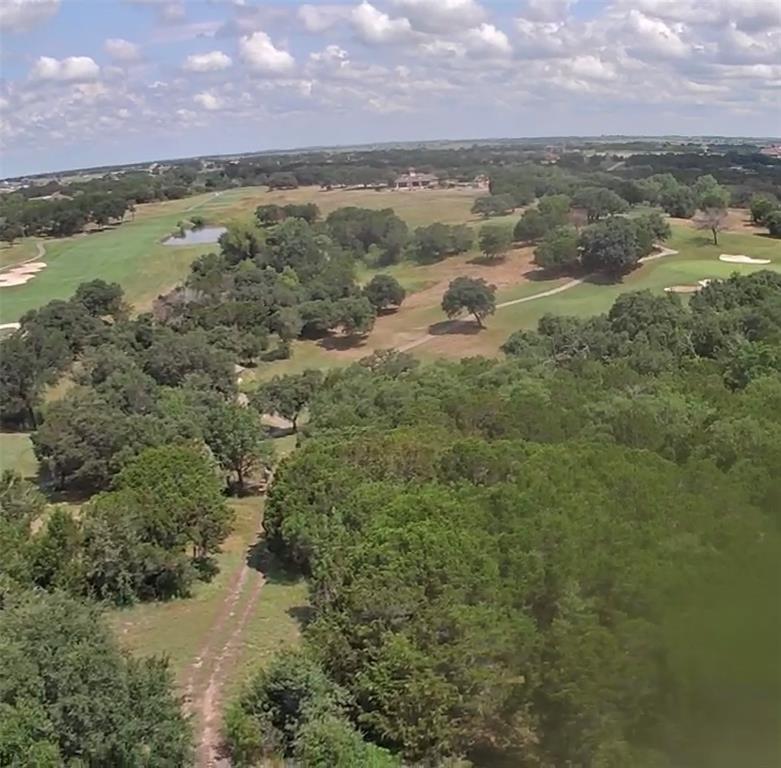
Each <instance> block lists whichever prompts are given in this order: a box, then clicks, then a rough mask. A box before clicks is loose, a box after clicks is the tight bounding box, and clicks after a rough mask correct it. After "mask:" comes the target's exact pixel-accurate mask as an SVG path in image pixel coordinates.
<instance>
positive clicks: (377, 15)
mask: <svg viewBox="0 0 781 768" xmlns="http://www.w3.org/2000/svg"><path fill="white" fill-rule="evenodd" d="M350 19H351V21H352V23H353V27H354V28H355V31H356V33H357V35H358V37H360V38H361V40H363V41H364V42H367V43H395V42H400V41H402V40H408V39H409V38H410V36H411V33H412V25H411V24H410V23H409V19H407V18H405V17H403V16H401V17H399V18H396V19H392V18H391V17H390V16H389V15H388V14H387V13H383V11H381V10H379V9H378V8H375V7H374V6H373V5H372V4H371V3H369V2H366V0H363V2H362V3H361V4H360V5H359V6H356V7H355V8H354V9H353V11H352V13H351V14H350Z"/></svg>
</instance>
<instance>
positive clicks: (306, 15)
mask: <svg viewBox="0 0 781 768" xmlns="http://www.w3.org/2000/svg"><path fill="white" fill-rule="evenodd" d="M350 10H351V9H350V6H348V5H310V4H309V3H305V4H304V5H302V6H300V7H299V8H298V11H297V13H296V16H297V17H298V20H299V21H300V22H301V24H302V25H303V27H304V29H305V30H306V31H307V32H311V33H312V34H320V33H322V32H325V31H326V30H329V29H331V28H332V27H334V26H336V25H337V24H338V23H339V22H341V21H345V20H347V19H349V18H350Z"/></svg>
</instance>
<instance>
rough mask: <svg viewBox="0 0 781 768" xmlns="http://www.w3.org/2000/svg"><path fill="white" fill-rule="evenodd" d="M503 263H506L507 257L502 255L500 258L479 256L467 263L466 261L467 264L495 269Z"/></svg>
mask: <svg viewBox="0 0 781 768" xmlns="http://www.w3.org/2000/svg"><path fill="white" fill-rule="evenodd" d="M505 261H507V256H506V255H504V254H502V255H501V256H485V255H481V256H475V257H474V258H471V259H469V261H467V264H477V265H479V266H481V267H496V266H499V264H503V263H504V262H505Z"/></svg>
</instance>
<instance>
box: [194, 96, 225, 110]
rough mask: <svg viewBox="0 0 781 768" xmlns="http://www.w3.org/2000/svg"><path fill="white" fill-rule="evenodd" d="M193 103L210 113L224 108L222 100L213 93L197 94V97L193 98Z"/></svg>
mask: <svg viewBox="0 0 781 768" xmlns="http://www.w3.org/2000/svg"><path fill="white" fill-rule="evenodd" d="M193 101H194V102H195V103H196V104H198V105H199V106H201V107H203V108H204V109H205V110H207V111H209V112H213V111H214V110H216V109H220V107H222V99H220V98H219V97H218V96H215V95H214V94H213V93H212V92H211V91H202V92H201V93H196V94H195V96H193Z"/></svg>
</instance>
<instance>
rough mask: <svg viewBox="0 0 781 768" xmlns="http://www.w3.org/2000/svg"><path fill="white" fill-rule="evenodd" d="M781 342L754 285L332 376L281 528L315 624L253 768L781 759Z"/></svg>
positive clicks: (271, 694)
mask: <svg viewBox="0 0 781 768" xmlns="http://www.w3.org/2000/svg"><path fill="white" fill-rule="evenodd" d="M780 332H781V279H780V278H779V277H778V276H777V275H775V274H773V273H758V274H755V275H753V276H751V277H747V278H737V277H736V278H733V279H731V280H729V281H726V282H724V283H718V284H714V285H713V286H711V287H709V288H708V289H706V290H705V291H703V292H702V293H701V294H699V295H698V296H697V297H695V298H694V299H692V302H691V304H690V306H689V307H685V306H683V305H682V304H681V302H680V301H679V300H678V299H677V298H675V297H672V296H663V297H654V296H652V295H650V294H647V293H642V294H627V295H625V296H623V297H622V298H621V299H620V300H619V301H617V303H616V304H615V305H614V307H613V308H612V309H611V311H610V312H609V313H608V314H607V315H605V316H601V317H598V318H595V319H594V320H592V321H578V320H575V319H571V318H555V317H551V318H545V319H544V320H543V321H542V322H541V323H540V329H539V331H538V332H536V333H530V332H525V333H523V334H520V335H518V336H515V337H513V338H512V339H511V340H510V341H509V342H508V344H507V347H506V351H507V359H506V360H504V361H501V362H497V361H490V360H484V359H472V360H464V361H462V362H461V363H459V364H452V363H440V364H437V365H434V366H427V367H418V366H417V364H416V363H415V361H414V359H412V358H411V357H409V356H408V355H404V354H398V353H393V352H388V353H382V354H377V355H374V356H373V357H371V358H369V359H367V360H364V361H362V362H361V363H360V364H358V365H355V366H353V367H351V368H348V369H346V370H343V371H335V372H332V373H329V374H328V375H327V377H326V378H325V380H324V381H323V383H322V384H321V386H320V387H319V388H318V389H317V391H316V393H315V395H314V396H313V399H312V402H311V406H310V411H311V421H310V423H309V425H308V427H307V438H306V440H305V441H304V443H303V445H302V446H301V448H300V449H299V450H298V451H297V452H296V454H295V455H294V457H292V458H291V459H289V460H288V461H286V462H285V463H284V464H283V466H282V467H281V468H280V470H279V471H278V475H277V480H276V482H275V484H274V487H273V489H272V492H271V496H270V499H269V504H268V509H267V513H266V516H265V523H264V526H265V528H266V532H267V535H268V537H269V540H270V542H271V545H272V547H273V548H274V549H275V550H276V551H277V553H278V554H279V555H280V556H281V557H283V558H286V559H287V560H288V562H289V563H290V565H291V567H292V568H296V569H303V570H304V572H305V573H307V574H308V575H309V577H310V580H311V596H312V603H313V611H314V614H313V617H312V619H311V621H310V622H309V624H308V625H307V627H306V634H305V638H306V643H305V650H304V651H303V652H297V653H291V654H283V655H282V656H280V657H279V658H278V659H277V661H276V662H275V663H274V664H273V665H272V666H271V667H270V668H269V669H268V670H266V671H265V672H262V673H261V674H260V675H259V676H258V677H257V678H256V679H255V680H254V682H253V683H252V684H251V685H250V686H248V687H247V689H246V690H245V692H244V693H243V694H242V695H241V696H240V697H239V698H238V699H237V700H236V702H235V703H234V705H233V707H232V709H231V710H230V711H229V715H228V726H227V729H228V738H229V742H230V744H231V746H232V750H233V755H234V759H235V761H236V762H237V764H238V765H256V764H257V761H259V760H260V759H261V758H262V756H264V755H265V756H268V755H274V754H276V755H279V754H284V755H287V756H289V757H293V758H296V757H298V758H300V756H301V755H302V754H309V750H311V749H314V748H315V747H314V746H313V744H312V742H315V743H316V745H317V749H318V750H319V751H318V754H319V755H320V756H321V758H320V759H321V762H315V763H313V764H316V765H327V764H331V765H370V764H375V763H372V762H369V759H368V758H367V757H365V751H366V750H367V749H370V750H376V748H377V747H380V748H381V749H382V750H384V752H383V753H381V754H376V753H375V752H374V751H373V752H372V755H373V757H372V759H374V760H376V761H377V762H376V764H378V765H386V764H387V765H400V764H401V761H409V762H410V763H412V764H417V763H418V761H420V762H421V763H422V764H425V765H445V764H447V765H449V764H452V763H451V762H448V761H450V760H453V759H454V758H456V757H462V758H463V757H467V758H469V759H471V760H473V761H474V764H475V765H486V766H489V765H524V766H526V765H528V766H562V765H578V766H596V765H598V766H616V767H618V766H627V765H632V766H654V767H655V768H656V767H657V766H658V767H661V766H677V765H686V766H703V768H704V767H705V766H709V767H712V766H718V765H725V766H726V765H730V764H732V763H731V762H730V759H729V758H727V759H726V760H725V756H726V755H737V754H740V755H741V756H742V758H743V759H744V760H745V764H751V765H763V764H766V762H767V761H770V762H772V755H773V754H774V750H775V730H774V728H773V727H772V725H771V723H770V721H767V720H764V719H763V718H764V715H763V714H762V712H763V711H764V707H765V706H766V705H769V704H770V701H775V702H776V703H777V696H778V683H779V680H778V679H777V674H775V673H773V672H772V671H771V667H773V662H772V657H773V654H774V651H773V650H772V649H773V648H774V644H773V641H772V634H773V632H774V630H773V629H772V626H773V622H774V621H776V620H777V619H778V606H777V604H776V601H775V598H774V596H773V584H774V583H776V582H775V577H774V576H773V574H776V575H777V561H776V560H775V559H776V558H777V556H778V554H779V539H778V536H779V530H778V524H779V519H778V510H779V502H781V484H779V481H780V478H779V475H778V472H777V471H776V470H777V468H778V466H779V465H780V464H781V376H779V373H781V355H780V354H779V352H780V351H781V346H779V342H780V341H781V335H780ZM749 563H750V564H751V566H750V568H748V569H747V566H748V564H749ZM771 617H773V618H771ZM733 622H734V624H733ZM719 637H721V638H724V640H723V642H722V641H720V640H718V638H719ZM727 637H729V638H730V639H729V640H727V639H726V638H727ZM752 654H758V656H756V657H755V658H753V659H752V661H751V662H750V663H748V662H747V663H745V664H744V663H743V660H745V659H746V658H747V656H748V657H750V656H751V655H752ZM776 669H777V668H776ZM716 679H718V681H719V683H718V685H719V686H720V688H714V687H713V686H714V681H715V680H716ZM726 690H728V691H729V694H728V695H727V696H726V697H722V694H721V692H720V691H726ZM765 697H768V698H765ZM774 697H776V698H774ZM359 733H360V734H362V736H363V739H364V740H365V741H366V742H368V743H363V742H362V741H361V739H360V738H359V735H358V734H359ZM725 749H727V752H726V755H725V753H724V750H725ZM392 755H395V757H392ZM329 761H330V762H329ZM362 761H363V762H362ZM768 764H769V763H768Z"/></svg>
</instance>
